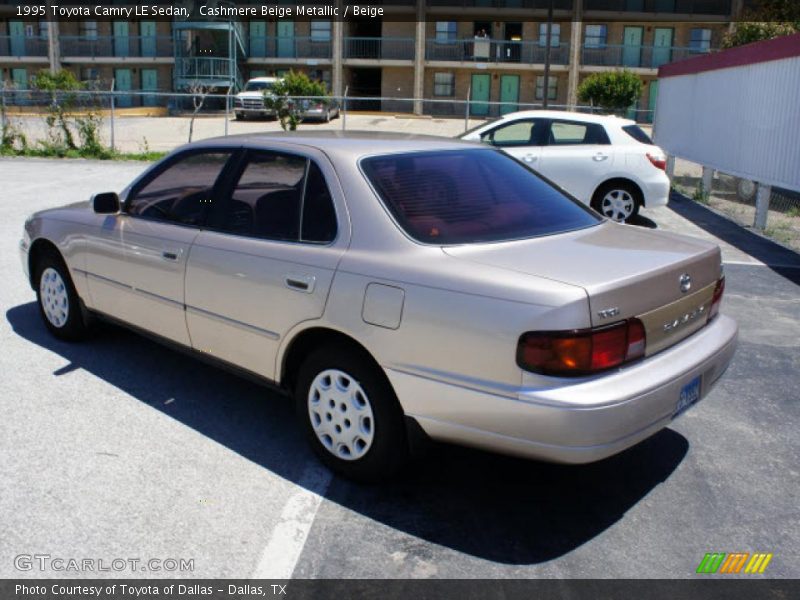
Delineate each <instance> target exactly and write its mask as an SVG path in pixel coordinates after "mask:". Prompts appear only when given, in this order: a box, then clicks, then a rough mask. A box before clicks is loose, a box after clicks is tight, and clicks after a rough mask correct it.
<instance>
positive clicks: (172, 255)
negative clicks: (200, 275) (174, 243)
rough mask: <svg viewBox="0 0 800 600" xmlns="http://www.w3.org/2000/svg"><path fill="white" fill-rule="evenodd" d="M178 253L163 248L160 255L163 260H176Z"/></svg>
mask: <svg viewBox="0 0 800 600" xmlns="http://www.w3.org/2000/svg"><path fill="white" fill-rule="evenodd" d="M179 254H180V252H175V251H173V250H164V251H163V252H162V253H161V257H162V258H164V259H165V260H178V255H179Z"/></svg>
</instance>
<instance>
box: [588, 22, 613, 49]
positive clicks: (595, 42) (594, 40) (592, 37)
mask: <svg viewBox="0 0 800 600" xmlns="http://www.w3.org/2000/svg"><path fill="white" fill-rule="evenodd" d="M607 37H608V26H606V25H587V26H586V39H585V40H584V46H586V47H587V48H604V47H605V45H606V39H607Z"/></svg>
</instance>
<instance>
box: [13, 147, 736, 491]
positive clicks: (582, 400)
mask: <svg viewBox="0 0 800 600" xmlns="http://www.w3.org/2000/svg"><path fill="white" fill-rule="evenodd" d="M21 252H22V264H23V267H24V269H25V272H26V274H27V276H28V277H29V279H30V282H31V285H32V287H33V289H34V290H35V291H36V293H37V297H38V300H39V305H40V308H41V313H42V317H43V321H44V324H45V326H46V327H47V328H48V329H49V330H50V331H51V332H52V333H53V334H54V335H56V336H58V337H61V338H64V339H69V340H77V339H80V338H84V337H85V336H86V334H87V332H88V330H89V328H90V325H91V324H92V322H93V321H95V320H98V319H103V320H112V321H114V322H117V323H122V324H124V325H126V326H129V327H132V328H135V329H137V330H140V331H143V332H146V333H148V334H151V335H154V336H157V337H158V338H159V339H161V340H163V341H164V342H166V343H168V344H174V345H178V346H180V347H183V348H188V349H191V350H193V351H194V352H196V353H197V355H198V356H199V357H202V358H205V359H207V360H210V361H212V362H213V363H215V364H219V365H223V366H226V367H231V368H234V369H236V370H238V371H241V372H244V373H247V374H249V375H251V376H252V375H254V376H256V377H258V378H260V379H261V380H262V381H264V382H266V383H268V384H270V385H272V386H276V387H278V388H279V389H281V390H284V391H285V392H287V394H289V395H292V396H293V397H294V399H295V402H296V405H297V413H298V417H299V420H300V423H301V426H302V427H303V428H304V430H305V432H306V434H307V437H308V440H309V441H310V443H311V445H312V446H313V448H314V450H315V451H316V452H317V454H318V455H319V456H320V458H321V459H322V460H323V461H324V462H325V463H326V464H327V465H329V466H330V467H331V468H333V469H334V470H336V471H337V472H339V473H342V474H344V475H346V476H349V477H352V478H357V479H365V480H366V479H378V478H382V477H386V476H389V475H391V474H392V473H393V472H395V471H396V470H397V469H398V468H399V467H400V466H401V465H403V464H404V462H405V461H406V458H407V457H408V456H409V454H410V451H411V450H412V449H413V448H415V447H417V441H418V440H424V439H427V438H433V439H435V440H442V441H448V442H454V443H458V444H465V445H470V446H476V447H480V448H486V449H490V450H493V451H497V452H503V453H507V454H513V455H519V456H525V457H531V458H536V459H542V460H548V461H556V462H565V463H582V462H589V461H595V460H599V459H602V458H604V457H607V456H610V455H612V454H615V453H617V452H619V451H621V450H623V449H625V448H628V447H630V446H632V445H634V444H636V443H637V442H639V441H641V440H643V439H645V438H647V437H648V436H650V435H652V434H653V433H655V432H656V431H658V430H660V429H662V428H663V427H665V426H667V425H669V423H670V422H671V420H672V419H674V418H675V417H676V416H678V415H679V414H680V413H682V412H683V411H685V410H686V409H688V408H689V407H691V406H692V405H694V404H695V403H696V402H697V401H698V400H700V399H701V398H703V397H704V396H706V395H707V394H708V392H709V391H710V390H711V388H712V386H713V385H714V383H715V382H716V381H717V380H718V379H719V377H720V376H721V375H722V373H723V372H724V371H725V369H726V367H727V366H728V363H729V362H730V360H731V357H732V356H733V353H734V349H735V346H736V337H737V327H736V324H735V323H734V321H733V320H731V319H730V318H728V317H726V316H725V315H722V314H719V308H720V303H721V300H722V293H723V289H724V278H723V275H722V268H721V263H720V252H719V249H718V248H717V247H716V246H714V245H712V244H709V243H707V242H704V241H700V240H696V239H692V238H688V237H682V236H678V235H673V234H668V233H663V232H658V231H650V230H643V229H638V228H635V227H631V226H627V225H619V224H616V223H613V222H610V221H608V220H605V219H603V218H602V217H601V216H599V215H598V214H596V213H595V212H593V211H592V210H591V209H589V208H587V207H586V206H584V205H582V204H581V203H580V202H578V201H576V200H575V199H573V198H571V197H568V196H566V195H565V193H564V192H563V191H560V190H559V189H557V188H555V187H553V186H552V185H551V184H549V183H548V182H546V181H545V180H543V179H542V178H540V177H539V176H538V175H537V174H536V173H534V172H533V171H531V170H530V169H529V168H527V167H526V166H525V165H524V164H523V163H521V162H518V161H517V160H515V159H514V158H511V157H509V156H508V155H506V154H504V153H502V152H500V151H498V150H496V149H492V148H487V147H485V146H481V145H479V144H472V143H466V142H460V141H452V140H444V139H437V138H424V137H409V136H400V135H397V136H387V135H382V136H380V137H377V136H372V135H369V134H339V133H336V132H332V133H315V134H308V135H304V134H263V135H250V136H234V137H226V138H219V139H212V140H206V141H203V142H200V143H196V144H191V145H189V146H185V147H183V148H180V149H178V150H177V151H175V152H174V153H172V154H171V155H170V156H168V157H167V158H165V159H164V160H162V161H161V162H159V163H157V164H156V165H154V166H153V167H152V168H150V169H149V170H147V171H146V172H145V173H144V174H143V175H142V176H141V177H139V178H138V179H137V180H136V181H134V182H133V183H132V184H131V185H130V186H129V187H128V188H126V189H125V190H124V191H123V192H122V193H121V194H119V195H117V194H116V193H113V192H112V193H103V194H98V195H96V196H94V198H93V199H92V200H91V201H90V202H83V203H80V204H76V205H72V206H66V207H63V208H58V209H53V210H48V211H43V212H40V213H37V214H35V215H33V216H32V217H30V219H29V220H28V221H27V222H26V223H25V231H24V237H23V240H22V242H21Z"/></svg>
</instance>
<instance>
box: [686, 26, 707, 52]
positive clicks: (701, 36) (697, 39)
mask: <svg viewBox="0 0 800 600" xmlns="http://www.w3.org/2000/svg"><path fill="white" fill-rule="evenodd" d="M689 48H690V49H691V51H692V52H708V51H709V50H711V30H710V29H692V33H691V37H690V38H689Z"/></svg>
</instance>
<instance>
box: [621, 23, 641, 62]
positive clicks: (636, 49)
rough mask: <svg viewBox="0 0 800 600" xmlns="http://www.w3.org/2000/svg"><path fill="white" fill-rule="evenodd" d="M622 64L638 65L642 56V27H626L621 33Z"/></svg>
mask: <svg viewBox="0 0 800 600" xmlns="http://www.w3.org/2000/svg"><path fill="white" fill-rule="evenodd" d="M622 39H623V46H622V65H623V66H625V67H638V66H640V64H641V63H640V60H641V57H642V28H641V27H626V28H625V34H624V35H623V38H622Z"/></svg>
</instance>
